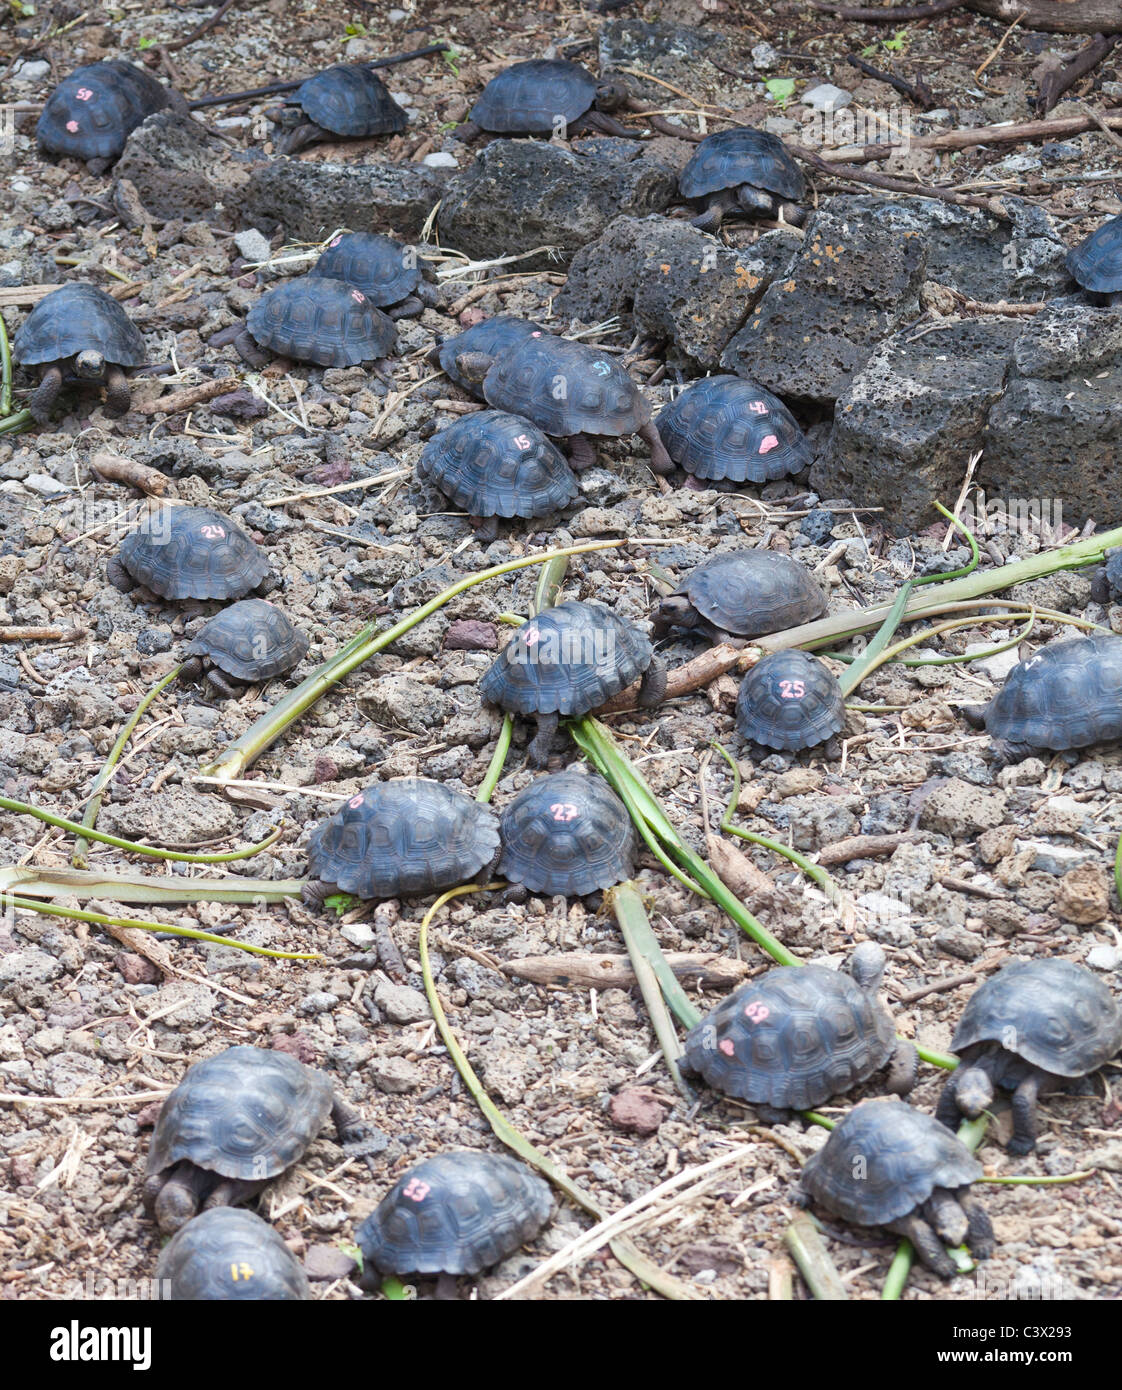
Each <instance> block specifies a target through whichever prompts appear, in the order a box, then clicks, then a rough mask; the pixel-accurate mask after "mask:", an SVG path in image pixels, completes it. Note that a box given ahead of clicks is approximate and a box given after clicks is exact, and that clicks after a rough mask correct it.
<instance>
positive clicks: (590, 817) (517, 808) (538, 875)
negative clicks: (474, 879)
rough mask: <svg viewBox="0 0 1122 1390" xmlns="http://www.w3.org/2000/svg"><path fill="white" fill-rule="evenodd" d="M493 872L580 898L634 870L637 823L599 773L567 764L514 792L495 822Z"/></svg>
mask: <svg viewBox="0 0 1122 1390" xmlns="http://www.w3.org/2000/svg"><path fill="white" fill-rule="evenodd" d="M499 833H500V835H501V836H502V842H503V857H502V859H500V860H499V873H500V874H501V875H502V877H503V878H507V879H509V880H510V881H511V882H512V883H521V884H524V885H525V886H526V887H527V888H528V889H529V890H530V892H531V893H548V894H554V893H563V894H564V895H565V896H566V897H569V896H576V897H579V896H581V895H583V894H584V893H595V892H596V891H597V890H598V889H601V888H610V887H612V885H613V884H616V883H622V882H623V881H624V880H625V879H628V878H630V877H631V875H632V874H633V873H634V871H635V865H634V861H635V849H636V842H635V827H634V826H633V825H632V823H631V817H630V816H629V815H628V813H627V807H626V806H624V804H623V802H622V801H621V800H620V799H619V797H618V796H616V794H615V792H613V791H612V789H611V788H610V787H609V786H608V784H607V782H605V781H604V779H603V778H602V777H598V776H596V775H594V774H589V773H586V772H582V771H581V770H580V769H579V768H566V770H565V771H564V772H554V773H551V774H550V775H549V776H548V777H539V778H537V779H536V780H535V781H533V782H531V783H530V785H529V786H528V787H526V788H525V790H524V791H521V792H519V793H518V795H517V796H516V797H515V798H514V800H513V801H512V802H511V803H510V805H509V806H507V807H506V809H505V810H504V811H503V814H502V819H501V821H500V823H499Z"/></svg>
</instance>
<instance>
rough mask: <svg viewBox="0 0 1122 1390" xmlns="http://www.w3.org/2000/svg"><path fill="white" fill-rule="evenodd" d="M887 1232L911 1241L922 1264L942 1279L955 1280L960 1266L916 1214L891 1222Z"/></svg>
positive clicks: (912, 1213) (886, 1228)
mask: <svg viewBox="0 0 1122 1390" xmlns="http://www.w3.org/2000/svg"><path fill="white" fill-rule="evenodd" d="M885 1230H888V1231H892V1232H894V1233H895V1234H896V1235H898V1236H905V1237H906V1238H907V1239H908V1240H910V1241H911V1243H912V1246H913V1247H914V1249H915V1252H916V1254H917V1255H918V1256H919V1259H920V1262H921V1263H922V1264H924V1265H926V1266H927V1268H928V1269H929V1270H931V1272H932V1273H933V1274H937V1275H938V1276H939V1278H940V1279H953V1278H954V1276H955V1275H956V1274H957V1273H958V1266H957V1265H956V1264H955V1262H954V1260H952V1259H951V1257H950V1256H949V1255H948V1254H947V1252H946V1251H945V1250H944V1249H943V1247H942V1245H941V1244H940V1241H939V1237H938V1236H937V1235H936V1234H935V1232H934V1231H933V1230H932V1229H931V1227H930V1226H929V1225H928V1224H927V1222H926V1221H924V1220H923V1218H922V1217H920V1216H917V1215H916V1213H915V1212H911V1213H910V1214H909V1215H908V1216H902V1217H900V1219H899V1220H898V1221H893V1222H890V1223H889V1225H887V1226H886V1227H885Z"/></svg>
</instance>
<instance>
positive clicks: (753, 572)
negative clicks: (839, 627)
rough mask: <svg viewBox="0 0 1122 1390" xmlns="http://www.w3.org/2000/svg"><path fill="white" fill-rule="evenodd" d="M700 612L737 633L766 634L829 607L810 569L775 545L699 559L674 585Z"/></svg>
mask: <svg viewBox="0 0 1122 1390" xmlns="http://www.w3.org/2000/svg"><path fill="white" fill-rule="evenodd" d="M674 592H675V593H678V594H685V596H686V597H687V598H688V599H689V601H690V603H692V604H693V606H694V607H695V608H696V609H697V611H698V612H699V613H700V614H701V616H702V617H703V618H705V619H707V620H708V621H709V622H711V623H713V624H714V625H715V626H717V627H719V628H721V629H722V630H723V631H725V632H730V633H732V634H733V635H734V636H738V637H762V636H764V635H765V634H766V633H769V632H782V631H783V630H784V629H785V628H789V627H797V626H798V625H799V624H800V623H809V622H812V621H813V620H814V619H815V618H818V617H820V616H821V615H822V614H823V613H824V612H825V611H826V595H825V594H824V593H823V592H822V590H821V589H820V588H819V586H818V585H817V584H816V583H815V581H814V579H813V577H812V576H811V574H810V571H809V570H808V569H807V568H806V566H805V565H800V564H799V562H798V561H797V560H792V559H791V557H790V556H789V555H783V554H781V553H780V552H778V551H775V550H731V551H724V552H722V553H721V554H718V555H714V556H713V557H712V559H710V560H706V561H705V562H704V563H702V564H700V565H698V567H697V569H695V570H694V571H693V572H692V573H691V574H689V575H688V576H687V577H686V578H685V579H684V580H683V582H682V583H681V584H680V585H679V586H678V588H677V589H676V590H675V591H674Z"/></svg>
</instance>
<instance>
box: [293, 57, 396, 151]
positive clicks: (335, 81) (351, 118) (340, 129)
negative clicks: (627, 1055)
mask: <svg viewBox="0 0 1122 1390" xmlns="http://www.w3.org/2000/svg"><path fill="white" fill-rule="evenodd" d="M265 114H266V115H267V116H268V117H269V119H270V120H271V121H272V122H273V123H274V125H276V126H278V127H279V129H280V131H281V132H282V134H281V135H280V138H279V139H278V140H277V145H276V148H277V153H278V154H294V153H295V152H296V151H297V150H299V149H302V148H303V147H304V146H305V145H310V144H311V143H312V142H313V141H315V140H330V139H331V138H332V136H335V135H337V136H341V137H343V138H344V139H355V138H358V137H361V136H369V135H394V134H397V133H398V132H399V131H402V130H404V129H405V127H406V126H407V125H408V124H409V121H408V118H407V117H406V115H405V112H404V111H403V110H402V109H401V107H400V106H398V104H397V102H396V101H394V99H393V97H391V96H390V93H389V89H388V88H387V86H386V84H385V83H384V82H383V81H382V79H381V78H380V77H379V76H378V74H377V73H376V72H373V71H372V70H371V69H370V68H367V67H363V66H362V65H361V64H352V63H338V64H336V65H335V66H334V67H330V68H325V69H324V71H323V72H317V73H316V74H315V76H314V77H309V78H308V80H307V81H306V82H302V83H301V84H300V86H299V87H297V88H296V90H295V91H294V92H293V93H292V95H291V96H289V97H286V98H285V100H284V102H283V104H282V105H281V106H277V107H274V108H273V109H272V110H270V111H267V112H266V113H265Z"/></svg>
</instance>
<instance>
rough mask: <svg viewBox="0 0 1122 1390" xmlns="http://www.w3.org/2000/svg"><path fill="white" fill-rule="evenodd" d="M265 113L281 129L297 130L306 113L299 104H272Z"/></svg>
mask: <svg viewBox="0 0 1122 1390" xmlns="http://www.w3.org/2000/svg"><path fill="white" fill-rule="evenodd" d="M265 115H266V117H267V118H268V119H269V120H270V121H272V123H273V124H274V125H275V126H279V127H280V128H281V130H295V129H296V127H297V126H298V125H299V124H300V123H301V122H302V121H303V120H304V113H303V111H302V110H301V109H300V107H299V106H270V107H269V109H268V110H267V111H266V112H265Z"/></svg>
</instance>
